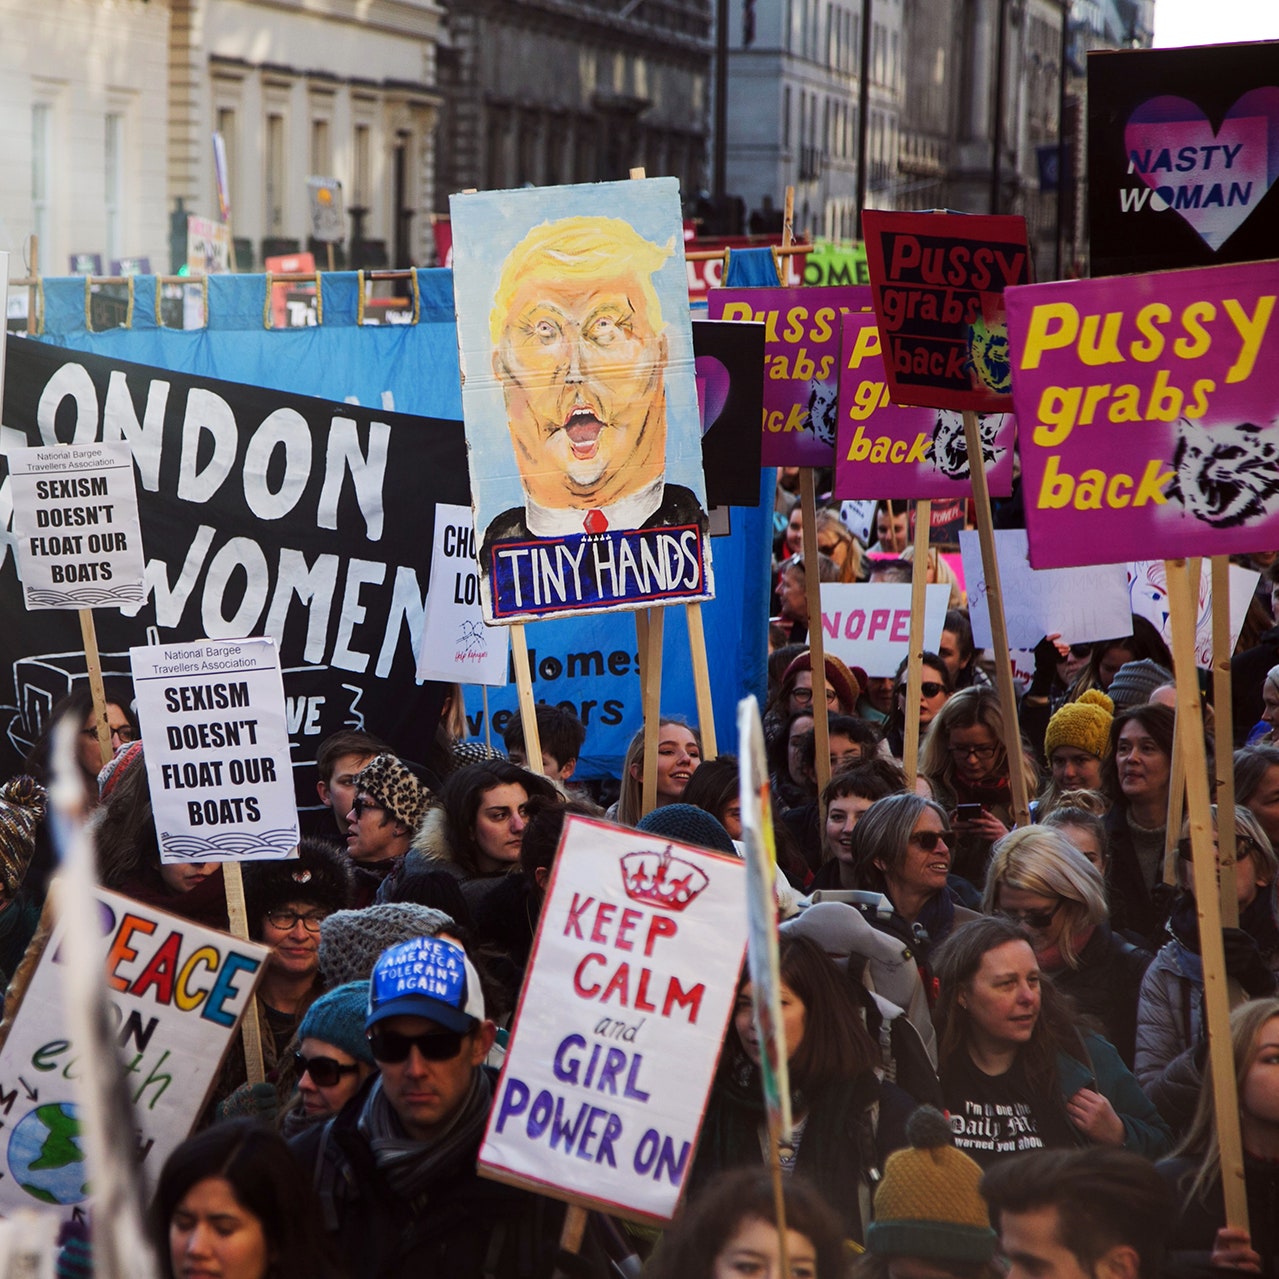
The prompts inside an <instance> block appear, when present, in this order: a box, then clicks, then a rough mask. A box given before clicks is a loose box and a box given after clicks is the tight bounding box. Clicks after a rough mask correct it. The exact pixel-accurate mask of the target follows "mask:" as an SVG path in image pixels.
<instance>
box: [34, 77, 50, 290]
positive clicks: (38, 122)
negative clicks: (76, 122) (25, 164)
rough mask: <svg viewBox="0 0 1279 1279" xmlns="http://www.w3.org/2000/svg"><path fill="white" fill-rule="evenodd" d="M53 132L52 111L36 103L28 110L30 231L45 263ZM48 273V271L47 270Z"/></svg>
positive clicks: (43, 103)
mask: <svg viewBox="0 0 1279 1279" xmlns="http://www.w3.org/2000/svg"><path fill="white" fill-rule="evenodd" d="M52 129H53V108H52V107H51V106H50V105H49V104H48V103H47V102H37V103H36V104H35V106H33V107H32V108H31V230H32V233H33V234H34V235H35V236H36V237H37V244H38V246H39V247H40V249H41V250H42V251H43V254H44V256H43V257H42V259H41V261H42V262H44V263H47V262H48V260H49V259H48V253H49V250H50V247H51V246H50V242H49V235H50V222H49V204H50V182H51V173H52V169H51V164H50V155H49V148H50V134H51V133H52ZM46 269H47V267H46Z"/></svg>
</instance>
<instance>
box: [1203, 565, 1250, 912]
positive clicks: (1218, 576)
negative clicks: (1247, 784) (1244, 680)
mask: <svg viewBox="0 0 1279 1279" xmlns="http://www.w3.org/2000/svg"><path fill="white" fill-rule="evenodd" d="M1211 565H1212V567H1211V572H1212V705H1213V715H1214V717H1215V720H1216V725H1215V736H1216V740H1217V741H1218V742H1219V743H1221V745H1220V748H1219V749H1218V750H1217V752H1216V759H1215V763H1216V768H1217V779H1216V780H1217V866H1218V869H1219V871H1220V881H1219V882H1220V884H1221V924H1222V927H1223V928H1238V927H1239V898H1238V897H1237V896H1236V894H1235V879H1236V876H1237V874H1238V870H1239V867H1238V864H1237V860H1238V859H1237V849H1236V847H1235V760H1234V751H1233V749H1232V745H1233V743H1234V740H1235V739H1234V716H1233V715H1232V714H1231V711H1232V707H1231V705H1230V557H1229V556H1228V555H1214V556H1213V557H1212V561H1211ZM1193 598H1194V599H1195V601H1196V603H1197V602H1198V596H1197V595H1196V596H1194V597H1193ZM1195 687H1196V689H1197V688H1198V687H1199V685H1198V683H1196V685H1195Z"/></svg>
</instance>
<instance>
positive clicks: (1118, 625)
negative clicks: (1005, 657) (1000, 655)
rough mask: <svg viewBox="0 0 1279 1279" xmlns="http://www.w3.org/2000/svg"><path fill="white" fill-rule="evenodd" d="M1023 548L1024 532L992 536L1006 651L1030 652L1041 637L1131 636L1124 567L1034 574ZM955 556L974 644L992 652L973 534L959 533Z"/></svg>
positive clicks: (1070, 640) (997, 532) (1074, 641)
mask: <svg viewBox="0 0 1279 1279" xmlns="http://www.w3.org/2000/svg"><path fill="white" fill-rule="evenodd" d="M1027 545H1028V544H1027V541H1026V530H1025V529H1021V528H1009V529H996V530H995V558H996V559H997V560H998V561H999V580H1000V584H1001V585H1002V587H1003V596H1004V620H1005V622H1006V623H1007V626H1008V645H1009V647H1010V648H1027V649H1033V648H1034V647H1035V645H1036V644H1038V643H1039V641H1040V640H1041V639H1043V638H1044V636H1045V635H1060V636H1061V638H1062V640H1063V642H1064V643H1066V644H1086V643H1088V642H1089V641H1090V640H1104V639H1113V638H1115V637H1116V636H1118V635H1131V634H1132V618H1131V610H1130V608H1129V604H1128V578H1127V574H1126V573H1125V572H1124V566H1123V565H1122V564H1089V565H1086V566H1084V567H1082V568H1048V569H1035V568H1031V566H1030V557H1029V553H1028V551H1027ZM959 550H960V553H961V554H962V556H963V559H964V584H965V585H966V586H967V588H968V615H969V618H970V619H971V621H972V624H973V643H974V644H975V645H976V646H977V647H978V648H990V647H991V644H992V640H991V634H990V601H989V596H988V595H987V593H986V574H985V571H984V569H983V568H982V562H981V545H980V542H979V540H978V535H977V533H976V532H974V531H972V530H968V529H965V530H964V531H962V532H961V533H960V534H959Z"/></svg>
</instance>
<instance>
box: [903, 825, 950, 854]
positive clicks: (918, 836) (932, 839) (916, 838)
mask: <svg viewBox="0 0 1279 1279" xmlns="http://www.w3.org/2000/svg"><path fill="white" fill-rule="evenodd" d="M954 836H955V832H954V831H953V830H917V831H916V832H915V833H914V834H913V835H912V836H911V837H910V842H911V843H912V844H915V845H917V846H918V847H919V848H922V849H923V850H924V852H926V853H931V852H933V851H934V850H935V849H936V847H937V845H938V844H940V843H941V842H942V841H943V840H947V839H953V838H954Z"/></svg>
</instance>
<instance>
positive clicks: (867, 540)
mask: <svg viewBox="0 0 1279 1279" xmlns="http://www.w3.org/2000/svg"><path fill="white" fill-rule="evenodd" d="M878 505H879V503H878V502H876V501H875V499H874V498H873V497H872V498H862V499H858V500H855V501H853V500H850V501H847V502H841V503H840V504H839V518H840V521H841V522H842V523H843V525H844V527H845V528H847V529H848V531H849V532H850V533H851V534H852V535H853V536H854V537H855V538H857V539H858V541H860V542H861V544H862V545H863V546H869V545H870V544H871V543H872V542H873V541H874V540H875V538H874V532H875V507H877V506H878Z"/></svg>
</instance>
